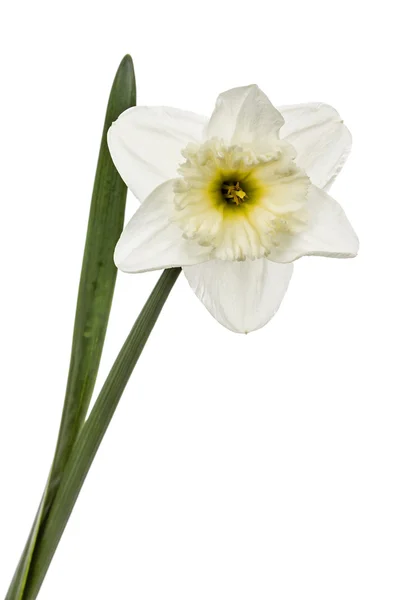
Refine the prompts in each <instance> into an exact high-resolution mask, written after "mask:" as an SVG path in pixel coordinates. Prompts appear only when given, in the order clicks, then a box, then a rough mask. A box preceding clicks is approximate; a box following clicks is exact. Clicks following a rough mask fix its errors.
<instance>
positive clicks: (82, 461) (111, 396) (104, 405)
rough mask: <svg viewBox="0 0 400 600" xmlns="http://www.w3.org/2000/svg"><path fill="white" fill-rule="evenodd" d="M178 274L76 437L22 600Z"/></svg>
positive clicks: (153, 301) (170, 275)
mask: <svg viewBox="0 0 400 600" xmlns="http://www.w3.org/2000/svg"><path fill="white" fill-rule="evenodd" d="M180 271H181V269H179V268H173V269H167V270H166V271H164V272H163V274H162V275H161V277H160V279H159V280H158V282H157V284H156V286H155V288H154V290H153V292H152V293H151V295H150V297H149V299H148V300H147V302H146V304H145V306H144V307H143V309H142V312H141V313H140V315H139V317H138V318H137V320H136V322H135V324H134V326H133V328H132V330H131V332H130V333H129V335H128V337H127V339H126V341H125V343H124V345H123V347H122V349H121V351H120V353H119V355H118V357H117V359H116V361H115V363H114V365H113V367H112V369H111V371H110V373H109V375H108V377H107V379H106V381H105V383H104V386H103V388H102V390H101V392H100V394H99V397H98V398H97V401H96V403H95V405H94V407H93V409H92V411H91V413H90V415H89V417H88V419H87V421H86V423H85V424H84V426H83V428H82V430H81V432H80V434H79V436H78V439H77V441H76V443H75V446H74V448H73V450H72V453H71V455H70V457H69V460H68V462H67V464H66V466H65V469H64V473H63V477H62V479H61V482H60V486H59V489H58V491H57V495H56V497H55V499H54V502H53V504H52V506H51V509H50V513H49V515H48V518H47V520H46V522H45V524H44V528H43V535H42V539H41V544H40V546H38V548H37V552H36V553H35V560H34V561H33V562H32V567H31V570H30V573H29V579H28V581H27V585H26V590H25V598H26V600H34V599H35V598H36V597H37V595H38V593H39V590H40V587H41V585H42V582H43V579H44V577H45V575H46V572H47V569H48V567H49V565H50V563H51V560H52V558H53V555H54V553H55V551H56V549H57V546H58V543H59V541H60V538H61V536H62V534H63V531H64V528H65V526H66V524H67V522H68V519H69V517H70V515H71V512H72V509H73V508H74V505H75V502H76V500H77V498H78V495H79V492H80V490H81V488H82V485H83V483H84V481H85V478H86V475H87V473H88V471H89V469H90V466H91V464H92V462H93V459H94V457H95V455H96V452H97V450H98V448H99V446H100V443H101V441H102V439H103V436H104V434H105V432H106V430H107V428H108V425H109V423H110V421H111V419H112V416H113V414H114V411H115V409H116V408H117V405H118V402H119V400H120V398H121V396H122V393H123V391H124V389H125V386H126V384H127V383H128V380H129V377H130V376H131V374H132V371H133V369H134V367H135V365H136V363H137V361H138V359H139V356H140V355H141V353H142V350H143V348H144V345H145V343H146V341H147V339H148V337H149V335H150V332H151V331H152V329H153V327H154V324H155V322H156V321H157V318H158V316H159V314H160V312H161V309H162V307H163V306H164V303H165V301H166V299H167V298H168V295H169V293H170V291H171V289H172V287H173V285H174V283H175V281H176V279H177V277H178V275H179V273H180Z"/></svg>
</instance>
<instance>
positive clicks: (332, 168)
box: [279, 103, 351, 190]
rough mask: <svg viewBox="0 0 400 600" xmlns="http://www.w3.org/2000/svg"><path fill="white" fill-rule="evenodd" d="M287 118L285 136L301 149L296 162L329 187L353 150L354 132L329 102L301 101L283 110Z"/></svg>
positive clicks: (320, 182)
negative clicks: (352, 132)
mask: <svg viewBox="0 0 400 600" xmlns="http://www.w3.org/2000/svg"><path fill="white" fill-rule="evenodd" d="M279 110H280V111H281V113H282V115H283V117H284V119H285V124H284V126H283V127H282V129H281V138H282V139H286V140H287V141H288V142H289V143H290V144H291V145H292V146H294V148H295V149H296V151H297V159H296V163H297V164H298V165H299V166H300V167H301V168H302V169H304V170H305V171H306V173H307V175H308V176H309V177H310V179H311V181H312V182H313V183H314V185H316V186H317V187H320V188H324V189H326V190H327V189H329V187H330V186H331V184H332V183H333V181H334V179H335V177H336V176H337V174H338V173H339V171H340V170H341V168H342V167H343V165H344V163H345V161H346V158H347V157H348V155H349V153H350V149H351V134H350V131H349V130H348V129H347V127H346V125H344V123H343V121H342V120H341V118H340V116H339V114H338V112H337V111H336V110H335V109H334V108H332V106H328V105H327V104H321V103H319V104H318V103H315V104H298V105H296V106H285V107H282V108H280V109H279Z"/></svg>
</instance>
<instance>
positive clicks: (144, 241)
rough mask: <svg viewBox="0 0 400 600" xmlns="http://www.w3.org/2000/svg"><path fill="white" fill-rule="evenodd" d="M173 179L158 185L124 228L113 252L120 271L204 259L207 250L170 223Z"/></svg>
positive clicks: (129, 271)
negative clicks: (188, 238)
mask: <svg viewBox="0 0 400 600" xmlns="http://www.w3.org/2000/svg"><path fill="white" fill-rule="evenodd" d="M173 183H174V182H173V181H172V180H170V181H166V182H165V183H163V184H161V185H160V186H158V187H157V188H156V189H155V190H154V191H153V192H152V193H151V194H150V196H149V197H148V198H146V200H145V201H144V202H143V204H142V205H141V206H140V207H139V209H138V210H137V211H136V213H135V214H134V215H133V217H132V219H131V220H130V221H129V223H128V225H127V226H126V227H125V229H124V231H123V232H122V235H121V237H120V239H119V241H118V243H117V246H116V248H115V253H114V260H115V264H116V265H117V267H118V268H119V269H121V271H126V272H127V273H139V272H141V271H152V270H155V269H164V268H168V267H180V266H182V265H193V264H197V263H200V262H202V261H204V260H207V258H208V255H209V252H210V251H209V250H208V249H207V248H204V247H202V246H199V245H198V244H196V243H195V242H193V241H189V240H185V239H184V238H183V237H182V230H181V229H180V228H179V227H178V226H177V225H175V224H174V223H171V222H170V215H171V211H172V200H173Z"/></svg>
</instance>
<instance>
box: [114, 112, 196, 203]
mask: <svg viewBox="0 0 400 600" xmlns="http://www.w3.org/2000/svg"><path fill="white" fill-rule="evenodd" d="M206 123H207V119H206V118H205V117H200V116H198V115H196V114H194V113H191V112H185V111H183V110H178V109H175V108H166V107H153V108H148V107H144V106H136V107H134V108H130V109H128V110H126V111H125V112H123V113H122V115H120V116H119V117H118V119H117V120H116V121H115V123H113V124H112V126H111V127H110V129H109V130H108V147H109V149H110V154H111V157H112V159H113V161H114V164H115V166H116V168H117V170H118V172H119V174H120V175H121V177H122V179H123V180H124V181H125V183H126V185H127V186H128V187H129V189H130V190H131V191H132V192H133V193H134V194H135V196H136V197H137V198H138V199H139V200H140V201H143V200H144V199H145V198H147V196H148V195H149V194H150V192H151V191H152V190H154V188H156V187H157V186H158V185H160V183H163V182H164V181H166V180H167V179H173V178H174V177H176V170H177V168H178V165H179V163H180V162H182V161H183V157H182V155H181V150H182V149H183V148H185V146H187V144H188V143H189V142H199V141H201V139H202V137H203V131H204V127H205V124H206Z"/></svg>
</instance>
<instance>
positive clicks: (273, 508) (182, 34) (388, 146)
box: [0, 0, 400, 600]
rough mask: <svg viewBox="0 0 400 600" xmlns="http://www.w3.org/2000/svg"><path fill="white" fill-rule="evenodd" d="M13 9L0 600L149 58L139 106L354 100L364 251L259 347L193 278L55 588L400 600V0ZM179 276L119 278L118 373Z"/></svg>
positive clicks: (50, 444) (34, 497)
mask: <svg viewBox="0 0 400 600" xmlns="http://www.w3.org/2000/svg"><path fill="white" fill-rule="evenodd" d="M3 11H4V12H5V14H3V15H2V18H1V28H2V32H1V37H0V39H1V44H2V49H1V54H0V55H1V63H2V64H1V85H2V90H3V91H2V93H1V98H0V102H1V123H2V125H1V142H0V146H1V152H2V159H1V167H2V168H1V171H2V175H1V202H2V204H1V206H2V212H1V235H0V246H1V281H2V293H1V304H2V308H1V312H0V319H1V323H0V330H1V350H2V359H1V364H2V376H1V380H0V384H1V419H0V461H1V465H0V467H1V471H0V474H1V475H0V476H1V479H0V481H1V488H2V492H1V496H0V503H1V510H0V596H1V597H2V594H4V593H5V591H6V588H7V586H8V583H9V580H10V579H11V576H12V573H13V571H14V567H15V565H16V562H17V559H18V557H19V554H20V552H21V550H22V547H23V544H24V542H25V539H26V536H27V534H28V530H29V528H30V524H31V521H32V519H33V516H34V513H35V510H36V506H37V504H38V501H39V498H40V494H41V490H42V487H43V485H44V483H45V479H46V475H47V471H48V468H49V465H50V460H51V456H52V452H53V448H54V444H55V439H56V432H57V427H58V422H59V418H60V414H61V408H62V401H63V393H64V383H65V379H66V375H67V368H68V360H69V348H70V341H71V331H72V325H73V316H74V310H75V298H76V290H77V284H78V279H79V271H80V263H81V256H82V250H83V244H84V238H85V228H86V219H87V214H88V208H89V201H90V195H91V186H92V181H93V176H94V169H95V164H96V160H97V151H98V143H99V137H100V131H101V127H102V122H103V115H104V110H105V105H106V102H107V97H108V91H109V88H110V85H111V82H112V79H113V76H114V72H115V70H116V68H117V66H118V63H119V61H120V59H121V58H122V56H123V55H124V54H125V53H126V52H129V53H131V54H132V56H133V58H134V61H135V65H136V74H137V85H138V102H139V103H140V104H165V105H172V106H177V107H181V108H187V109H190V110H193V111H197V112H200V113H204V114H209V113H210V112H211V110H212V108H213V104H214V102H215V98H216V96H217V94H218V93H219V92H221V91H223V90H225V89H228V88H230V87H234V86H237V85H246V84H249V83H253V82H255V83H258V84H259V85H260V86H261V88H262V89H263V90H264V91H265V92H266V93H267V94H268V95H269V96H270V98H271V100H272V101H273V102H274V103H275V104H276V105H278V106H279V105H280V104H291V103H299V102H307V101H324V102H327V103H329V104H332V105H333V106H335V107H336V108H337V109H338V110H339V111H340V112H341V114H342V116H343V118H344V119H345V121H346V123H347V124H348V126H349V128H350V129H351V131H352V133H353V137H354V144H353V152H352V155H351V157H350V159H349V161H348V163H347V165H346V167H345V169H344V171H343V173H342V174H341V175H340V176H339V179H338V180H337V182H336V183H335V185H334V187H333V188H332V191H331V193H332V195H333V196H334V197H335V198H337V199H338V200H339V201H340V202H341V204H342V205H343V207H344V208H345V210H346V212H347V214H348V216H349V219H350V221H351V222H352V224H353V226H354V228H355V229H356V231H357V233H358V235H359V237H360V240H361V250H360V255H359V257H358V258H357V259H355V260H347V261H346V260H342V261H339V260H336V261H335V260H333V259H324V258H303V259H302V260H301V261H299V262H298V263H297V264H296V268H295V274H294V277H293V280H292V283H291V285H290V288H289V291H288V294H287V296H286V298H285V300H284V302H283V304H282V307H281V309H280V311H279V313H278V314H277V316H276V317H275V318H274V319H273V320H272V322H271V323H270V324H268V325H267V326H266V327H265V328H264V329H262V330H260V331H257V332H255V333H252V334H250V335H248V336H241V335H235V334H233V333H231V332H229V331H227V330H225V329H223V328H222V327H221V326H220V325H219V324H218V323H217V322H216V321H214V320H213V319H212V318H211V317H210V316H209V314H208V313H207V311H206V310H205V309H204V307H203V306H202V305H201V304H200V302H199V301H198V300H197V299H196V297H195V296H194V295H193V294H192V292H191V291H190V289H189V287H188V285H187V284H186V281H185V280H184V278H183V277H181V278H180V279H179V280H178V283H177V285H176V287H175V288H174V290H173V292H172V294H171V297H170V299H169V300H168V302H167V304H166V307H165V310H164V311H163V313H162V316H161V318H160V320H159V322H158V323H157V325H156V328H155V331H154V332H153V334H152V336H151V339H150V341H149V343H148V346H147V347H146V349H145V351H144V353H143V356H142V358H141V360H140V362H139V364H138V366H137V368H136V370H135V372H134V375H133V377H132V379H131V382H130V384H129V386H128V388H127V390H126V393H125V394H124V397H123V399H122V401H121V404H120V406H119V408H118V410H117V413H116V416H115V418H114V420H113V422H112V424H111V426H110V429H109V431H108V433H107V435H106V438H105V440H104V443H103V445H102V447H101V449H100V451H99V453H98V456H97V458H96V460H95V463H94V465H93V468H92V470H91V472H90V475H89V477H88V479H87V481H86V483H85V486H84V489H83V491H82V494H81V496H80V498H79V501H78V503H77V505H76V509H75V511H74V513H73V516H72V518H71V520H70V523H69V525H68V527H67V530H66V532H65V535H64V538H63V540H62V543H61V544H60V547H59V550H58V552H57V554H56V557H55V559H54V561H53V564H52V566H51V569H50V571H49V573H48V577H47V578H46V581H45V584H44V585H43V588H42V591H41V594H40V598H41V600H55V599H57V600H64V599H65V600H67V599H68V600H70V599H71V598H74V599H75V600H87V599H92V598H93V599H94V598H96V599H99V600H101V599H107V600H110V599H115V598H128V599H132V600H159V599H173V600H188V599H189V600H204V599H206V598H207V600H264V599H270V600H303V599H304V600H337V599H339V598H340V600H358V599H360V600H381V599H383V598H384V599H385V600H395V599H396V600H398V598H399V597H400V576H399V570H398V567H399V559H400V548H399V546H400V517H399V506H400V487H399V462H400V460H399V459H400V452H399V450H400V433H399V425H400V423H399V419H400V409H399V397H400V395H399V383H398V365H399V357H398V354H399V333H400V332H399V301H400V298H399V292H398V281H399V279H400V264H399V254H400V250H399V246H400V210H399V185H398V173H399V133H400V132H399V121H398V114H399V111H398V107H399V102H400V98H399V94H398V91H397V89H396V84H397V80H398V74H399V70H398V62H397V58H398V53H399V45H398V43H397V41H396V37H397V36H398V21H397V19H396V17H395V14H394V3H392V2H390V1H385V0H383V1H381V2H379V3H368V2H361V1H360V2H357V1H354V0H353V1H352V0H350V1H349V0H346V1H343V0H335V2H333V1H332V2H321V0H315V1H314V0H303V1H302V2H299V1H297V0H296V1H294V0H287V1H286V2H283V1H281V0H279V1H277V0H275V1H274V0H272V1H270V2H257V1H255V0H246V1H244V2H238V1H235V0H233V1H231V2H222V1H218V0H214V1H210V2H207V1H205V0H204V1H202V2H197V3H195V2H183V1H180V0H168V1H167V2H163V3H161V2H159V3H157V2H155V1H153V2H152V1H148V2H140V3H135V1H134V0H129V1H127V2H123V1H121V0H114V1H113V2H109V3H102V2H65V3H57V2H43V1H40V0H39V1H36V2H27V1H25V2H22V3H15V4H14V3H13V4H12V5H11V3H9V5H8V6H6V7H5V8H4V9H3ZM136 206H137V204H136V201H135V200H134V199H133V198H132V197H130V198H129V201H128V209H127V211H128V214H129V215H130V214H132V212H133V211H134V210H135V208H136ZM157 276H158V275H157V274H156V273H151V274H145V275H131V276H129V275H121V276H119V278H118V281H117V288H116V295H115V303H114V307H113V312H112V317H111V322H110V327H109V335H108V338H107V341H106V346H105V351H104V360H103V363H102V368H101V372H100V376H99V382H102V381H104V377H105V375H106V374H107V372H108V370H109V368H110V366H111V364H112V361H113V359H114V358H115V356H116V354H117V352H118V350H119V348H120V346H121V344H122V342H123V340H124V338H125V336H126V334H127V332H128V330H129V328H130V327H131V324H132V323H133V321H134V319H135V317H136V316H137V314H138V312H139V310H140V308H141V306H142V304H143V303H144V301H145V299H146V298H147V296H148V294H149V292H150V290H151V288H152V286H153V284H154V283H155V281H156V279H157Z"/></svg>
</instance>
